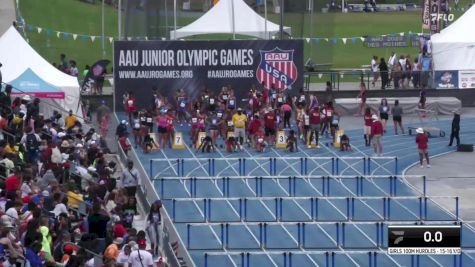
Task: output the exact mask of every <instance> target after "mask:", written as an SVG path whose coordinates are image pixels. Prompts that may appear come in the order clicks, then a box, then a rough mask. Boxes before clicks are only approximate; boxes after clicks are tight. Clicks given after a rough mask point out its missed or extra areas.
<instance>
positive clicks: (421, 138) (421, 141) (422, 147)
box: [416, 128, 430, 168]
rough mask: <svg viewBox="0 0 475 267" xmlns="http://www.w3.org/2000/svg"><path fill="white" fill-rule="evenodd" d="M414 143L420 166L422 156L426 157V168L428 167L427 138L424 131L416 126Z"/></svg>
mask: <svg viewBox="0 0 475 267" xmlns="http://www.w3.org/2000/svg"><path fill="white" fill-rule="evenodd" d="M416 133H417V134H416V143H417V151H418V152H419V163H420V164H421V166H420V167H421V168H424V157H425V158H426V162H427V168H430V164H429V145H428V143H429V138H428V136H427V134H426V133H425V132H424V129H422V128H417V129H416Z"/></svg>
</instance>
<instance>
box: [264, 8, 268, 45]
mask: <svg viewBox="0 0 475 267" xmlns="http://www.w3.org/2000/svg"><path fill="white" fill-rule="evenodd" d="M264 18H265V20H266V21H265V22H264V32H265V34H266V39H269V34H268V33H267V0H264Z"/></svg>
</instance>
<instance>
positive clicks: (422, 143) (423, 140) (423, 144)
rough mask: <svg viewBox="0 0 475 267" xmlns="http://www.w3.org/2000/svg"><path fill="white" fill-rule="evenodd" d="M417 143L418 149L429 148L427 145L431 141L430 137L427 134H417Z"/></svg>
mask: <svg viewBox="0 0 475 267" xmlns="http://www.w3.org/2000/svg"><path fill="white" fill-rule="evenodd" d="M416 143H417V148H418V149H427V148H428V147H429V146H428V145H427V143H429V138H428V137H427V135H426V134H417V135H416Z"/></svg>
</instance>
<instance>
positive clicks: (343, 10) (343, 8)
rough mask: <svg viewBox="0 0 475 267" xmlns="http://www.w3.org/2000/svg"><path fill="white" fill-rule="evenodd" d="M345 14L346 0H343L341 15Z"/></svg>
mask: <svg viewBox="0 0 475 267" xmlns="http://www.w3.org/2000/svg"><path fill="white" fill-rule="evenodd" d="M344 12H345V0H341V13H344Z"/></svg>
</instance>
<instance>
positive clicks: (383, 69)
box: [379, 58, 389, 90]
mask: <svg viewBox="0 0 475 267" xmlns="http://www.w3.org/2000/svg"><path fill="white" fill-rule="evenodd" d="M379 71H380V73H381V90H384V89H386V87H387V85H388V80H389V68H388V65H387V64H386V61H384V58H381V60H380V62H379Z"/></svg>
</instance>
